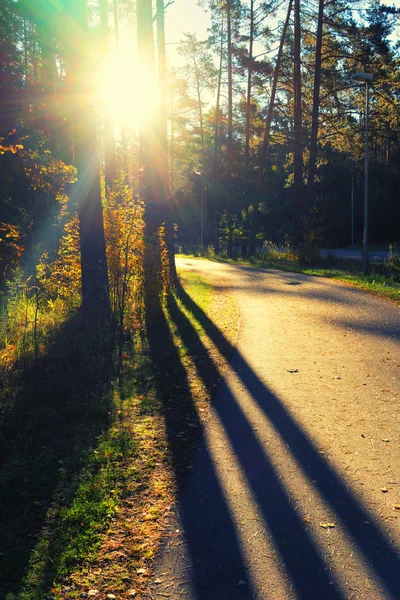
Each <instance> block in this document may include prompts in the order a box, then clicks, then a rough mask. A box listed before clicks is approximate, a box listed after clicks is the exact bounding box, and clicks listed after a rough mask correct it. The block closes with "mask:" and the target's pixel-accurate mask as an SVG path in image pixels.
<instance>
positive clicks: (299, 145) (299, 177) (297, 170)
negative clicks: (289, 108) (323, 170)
mask: <svg viewBox="0 0 400 600" xmlns="http://www.w3.org/2000/svg"><path fill="white" fill-rule="evenodd" d="M300 46H301V29H300V0H294V48H293V55H294V69H293V87H294V106H293V113H294V114H293V117H294V185H293V246H294V248H295V249H297V248H298V247H299V245H300V243H301V238H302V233H301V228H302V217H303V213H304V197H303V196H304V189H303V188H304V186H303V140H302V107H301V53H300V52H301V48H300Z"/></svg>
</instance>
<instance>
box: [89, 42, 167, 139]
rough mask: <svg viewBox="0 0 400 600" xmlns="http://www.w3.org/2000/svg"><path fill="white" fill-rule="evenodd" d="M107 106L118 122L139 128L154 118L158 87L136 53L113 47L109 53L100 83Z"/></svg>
mask: <svg viewBox="0 0 400 600" xmlns="http://www.w3.org/2000/svg"><path fill="white" fill-rule="evenodd" d="M100 95H101V98H102V100H103V103H104V105H105V108H106V109H108V110H110V111H111V113H112V115H113V117H114V122H115V123H120V124H123V125H124V126H126V127H128V128H129V129H137V128H138V126H139V124H140V123H147V122H149V121H151V120H152V119H154V118H155V115H156V112H157V105H158V98H159V94H158V88H157V85H156V82H155V78H154V76H153V72H152V70H151V69H149V68H147V66H146V65H144V64H143V63H141V62H140V61H139V60H138V58H137V56H135V55H134V54H133V52H129V51H127V50H124V51H122V50H114V51H112V52H110V53H109V55H108V58H107V61H106V63H105V66H104V70H103V76H102V78H101V84H100Z"/></svg>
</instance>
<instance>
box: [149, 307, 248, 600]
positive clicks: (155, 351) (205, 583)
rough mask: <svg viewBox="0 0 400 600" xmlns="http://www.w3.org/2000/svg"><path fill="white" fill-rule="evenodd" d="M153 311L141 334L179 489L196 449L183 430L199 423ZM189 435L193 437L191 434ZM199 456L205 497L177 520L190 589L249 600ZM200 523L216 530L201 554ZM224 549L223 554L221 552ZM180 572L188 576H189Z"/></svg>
mask: <svg viewBox="0 0 400 600" xmlns="http://www.w3.org/2000/svg"><path fill="white" fill-rule="evenodd" d="M159 308H160V310H158V311H153V314H152V315H148V318H147V336H148V343H149V352H150V357H151V360H152V364H153V368H154V371H155V375H156V377H155V382H156V386H157V388H158V390H157V391H158V397H159V398H160V399H161V404H162V405H161V412H162V414H163V417H164V421H165V426H166V434H167V441H168V447H169V453H170V457H171V462H172V466H173V469H174V472H175V477H176V483H177V487H178V490H179V489H181V488H182V487H183V483H184V481H185V476H186V475H187V473H188V470H187V467H188V466H189V463H190V462H191V458H192V456H193V452H194V450H195V447H196V444H192V445H190V442H189V441H188V440H187V439H186V437H185V432H187V431H188V428H189V427H190V428H191V429H192V431H193V427H195V426H197V428H198V432H200V420H199V417H198V414H197V410H196V407H195V404H194V401H193V397H192V395H191V392H190V383H189V381H188V377H187V373H186V370H185V368H184V366H183V365H182V362H181V357H180V355H179V351H178V349H177V347H176V346H175V344H174V340H173V337H172V334H171V330H170V328H169V325H168V323H167V321H166V319H165V317H164V315H163V312H162V310H161V307H159ZM190 437H191V438H193V436H192V435H191V436H190ZM194 437H196V436H194ZM197 441H198V437H197V438H196V442H197ZM188 444H189V445H188ZM202 457H203V470H202V486H203V485H204V486H205V487H206V488H207V496H206V497H204V495H203V494H202V493H201V490H199V493H198V494H195V495H193V497H192V498H191V501H190V504H189V503H183V504H182V519H183V521H184V522H185V534H186V536H187V540H188V546H189V550H190V564H191V566H192V569H191V571H192V572H191V573H190V576H191V578H192V586H193V588H194V590H195V593H196V595H197V597H198V598H202V599H203V600H212V599H213V598H215V599H217V598H218V599H219V600H224V599H226V600H228V598H229V599H230V600H250V598H253V590H252V589H251V586H250V585H249V586H248V587H247V589H246V592H245V593H243V592H242V591H241V590H240V589H238V588H237V581H238V579H245V574H246V566H245V561H244V558H243V555H242V551H241V547H240V543H239V540H238V537H237V534H236V531H235V527H234V524H233V520H232V516H231V514H230V511H229V507H228V506H227V505H226V503H225V500H224V497H223V493H222V489H221V486H220V483H219V481H218V477H217V474H216V472H215V469H214V465H213V461H212V458H211V456H210V455H209V453H208V450H207V448H206V447H205V445H202ZM201 522H203V523H209V524H210V526H211V524H214V526H215V527H217V529H218V536H217V539H211V540H210V539H209V542H210V543H209V544H208V545H207V552H206V553H205V547H204V543H203V540H200V539H198V538H197V537H196V528H197V526H198V525H199V523H201ZM228 548H229V552H227V551H226V549H228ZM186 574H187V575H188V576H189V573H187V572H186ZM226 574H229V576H228V578H227V577H225V576H226ZM178 585H179V584H178Z"/></svg>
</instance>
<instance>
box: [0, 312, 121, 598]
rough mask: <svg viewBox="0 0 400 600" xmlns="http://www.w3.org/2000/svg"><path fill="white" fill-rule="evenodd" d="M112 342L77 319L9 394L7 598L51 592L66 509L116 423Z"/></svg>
mask: <svg viewBox="0 0 400 600" xmlns="http://www.w3.org/2000/svg"><path fill="white" fill-rule="evenodd" d="M97 333H99V336H100V337H99V336H98V335H97ZM106 339H107V333H106V332H105V331H103V330H102V331H101V332H94V331H93V328H92V327H91V328H90V330H89V329H88V328H87V327H86V326H85V324H84V322H83V320H82V316H81V314H80V313H79V312H77V313H74V315H73V316H72V317H71V318H70V319H68V320H67V321H66V322H65V323H64V324H63V325H62V327H61V328H60V329H59V331H58V332H57V334H55V335H54V337H53V338H52V340H51V343H49V346H48V349H47V351H46V352H45V353H44V354H43V355H42V356H39V358H38V361H37V363H36V365H35V364H32V365H31V366H30V368H28V369H27V370H26V371H25V373H23V374H22V375H21V376H20V377H19V379H18V380H17V381H16V382H15V385H14V387H13V388H12V389H8V390H5V391H4V390H3V394H2V401H3V402H4V403H6V404H7V409H8V410H7V412H6V413H5V414H4V413H3V417H4V418H3V420H2V422H1V424H0V457H1V471H0V504H1V506H2V511H1V515H0V530H1V531H2V538H1V541H0V566H1V571H2V576H1V587H0V595H1V596H2V597H3V596H5V595H6V594H7V593H10V592H12V593H14V594H16V595H17V594H18V592H19V591H20V589H21V586H24V587H25V588H26V587H29V588H31V589H32V590H36V592H35V591H33V592H32V593H33V596H32V597H34V596H35V593H36V597H42V596H43V594H45V593H46V591H50V590H51V587H52V585H53V581H54V578H55V575H56V573H57V570H58V567H59V563H60V558H61V555H62V553H63V552H64V550H65V546H61V545H60V540H59V539H58V537H59V535H58V534H59V532H58V531H57V519H58V512H59V508H60V506H67V507H69V506H71V505H72V502H73V500H74V496H75V492H76V490H77V488H78V486H79V480H80V474H81V472H82V471H84V469H85V465H86V459H87V458H88V457H89V456H90V455H91V454H92V452H93V447H96V445H97V438H98V436H99V435H100V433H101V432H102V431H104V430H106V429H107V427H108V425H109V422H110V411H111V410H112V408H111V407H112V401H111V396H110V394H109V390H110V383H111V379H112V372H111V371H110V365H111V364H112V361H111V360H110V352H111V351H112V348H111V346H110V343H109V342H106ZM43 535H45V537H46V540H47V542H46V548H45V550H44V551H43V552H42V553H41V559H40V560H42V564H41V566H40V569H39V571H37V576H36V579H35V581H32V582H29V581H27V582H25V583H24V579H25V577H26V575H27V573H28V571H29V570H30V568H31V567H32V561H35V560H37V558H35V548H36V547H37V545H38V544H39V543H41V540H42V539H43ZM63 542H64V544H65V542H66V539H65V538H64V540H63ZM39 572H40V575H38V573H39Z"/></svg>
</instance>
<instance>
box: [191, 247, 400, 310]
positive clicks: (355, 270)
mask: <svg viewBox="0 0 400 600" xmlns="http://www.w3.org/2000/svg"><path fill="white" fill-rule="evenodd" d="M182 256H183V255H182ZM191 258H197V257H195V256H191ZM208 258H209V259H210V260H218V261H221V262H226V263H230V264H236V265H237V264H241V265H248V266H252V267H259V268H265V269H280V270H282V271H292V272H295V273H305V274H306V275H314V276H317V277H328V278H330V279H335V280H337V281H340V282H342V283H345V284H347V285H351V286H354V287H357V288H359V289H362V290H364V291H366V292H369V293H371V294H374V295H376V296H379V297H381V298H385V299H387V300H390V301H391V302H394V303H395V304H397V305H400V269H399V268H397V269H390V268H388V267H387V266H386V265H381V264H374V263H372V264H371V265H370V272H369V274H368V275H364V274H363V273H362V264H361V261H359V260H345V259H338V258H333V257H326V258H320V259H318V261H317V262H315V264H313V265H301V264H299V262H298V261H297V259H296V257H295V256H291V255H288V254H287V253H286V252H279V251H277V250H271V251H267V252H266V253H265V254H264V255H262V256H260V257H251V258H249V259H247V260H245V259H241V258H238V259H235V260H233V259H229V258H227V257H226V256H210V257H208Z"/></svg>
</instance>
